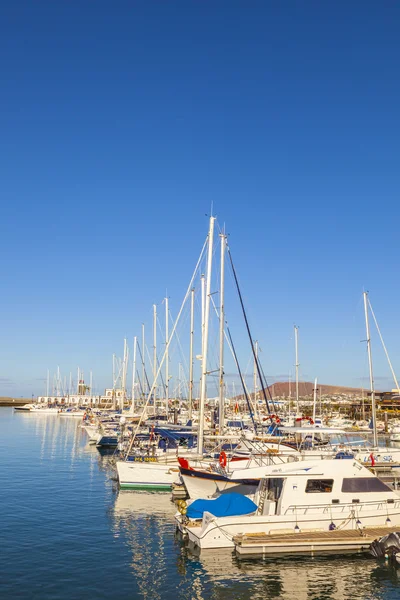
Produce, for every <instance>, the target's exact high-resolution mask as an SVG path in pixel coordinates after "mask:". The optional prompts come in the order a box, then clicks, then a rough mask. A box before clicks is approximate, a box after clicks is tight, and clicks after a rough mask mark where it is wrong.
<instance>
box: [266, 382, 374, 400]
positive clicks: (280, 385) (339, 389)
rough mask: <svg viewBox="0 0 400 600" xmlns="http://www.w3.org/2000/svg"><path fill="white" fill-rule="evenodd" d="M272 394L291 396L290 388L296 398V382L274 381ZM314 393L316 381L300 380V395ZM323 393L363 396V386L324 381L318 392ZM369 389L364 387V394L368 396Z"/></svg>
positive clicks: (271, 388) (318, 387) (270, 387)
mask: <svg viewBox="0 0 400 600" xmlns="http://www.w3.org/2000/svg"><path fill="white" fill-rule="evenodd" d="M269 389H270V391H271V394H272V396H273V397H277V396H281V397H282V396H284V397H286V398H288V397H289V390H290V391H291V396H292V398H294V397H295V396H296V383H295V382H293V381H292V382H291V383H289V382H288V381H278V382H276V383H272V384H271V385H270V386H269ZM313 393H314V383H313V382H311V381H299V396H312V395H313ZM320 393H321V395H322V396H327V395H331V396H334V395H337V394H346V395H347V396H361V394H362V388H352V387H343V386H340V385H325V384H324V383H318V385H317V394H318V396H319V394H320ZM367 393H368V391H367V389H365V388H364V395H365V397H367Z"/></svg>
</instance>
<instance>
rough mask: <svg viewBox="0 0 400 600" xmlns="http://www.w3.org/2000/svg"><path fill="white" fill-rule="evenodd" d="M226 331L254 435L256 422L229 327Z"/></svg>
mask: <svg viewBox="0 0 400 600" xmlns="http://www.w3.org/2000/svg"><path fill="white" fill-rule="evenodd" d="M227 330H228V335H229V340H230V343H231V346H232V351H233V358H234V359H235V363H236V368H237V370H238V373H239V377H240V381H241V383H242V388H243V392H244V395H245V397H246V402H247V407H248V409H249V413H250V418H251V420H252V422H253V427H254V431H255V433H257V425H256V422H255V421H254V415H253V411H252V410H251V404H250V399H249V396H248V394H247V389H246V386H245V384H244V381H243V376H242V371H241V370H240V366H239V361H238V359H237V356H236V351H235V346H234V345H233V340H232V336H231V332H230V329H229V327H227Z"/></svg>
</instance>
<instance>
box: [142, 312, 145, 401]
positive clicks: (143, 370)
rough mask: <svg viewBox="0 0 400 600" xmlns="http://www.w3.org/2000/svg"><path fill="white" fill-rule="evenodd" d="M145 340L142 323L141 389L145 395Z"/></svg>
mask: <svg viewBox="0 0 400 600" xmlns="http://www.w3.org/2000/svg"><path fill="white" fill-rule="evenodd" d="M144 346H145V340H144V323H142V389H143V394H144V395H146V391H145V390H146V383H145V381H146V377H145V364H144V358H145V357H144V353H145V352H146V350H145V347H144Z"/></svg>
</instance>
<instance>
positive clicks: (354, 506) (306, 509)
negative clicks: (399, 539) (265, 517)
mask: <svg viewBox="0 0 400 600" xmlns="http://www.w3.org/2000/svg"><path fill="white" fill-rule="evenodd" d="M388 505H390V506H391V507H392V508H400V498H399V500H395V501H394V502H393V501H392V500H391V499H389V501H388V500H370V501H367V502H344V503H340V502H339V503H338V504H317V505H316V504H306V505H304V504H300V505H299V504H291V505H290V506H288V508H287V509H286V510H285V513H284V514H285V515H295V516H296V515H297V516H298V515H306V514H307V513H312V514H315V513H321V514H331V513H332V511H333V512H334V513H335V514H337V513H338V512H341V513H345V512H347V511H349V510H352V511H354V512H355V514H356V517H357V516H358V514H359V513H360V512H362V510H363V508H364V509H365V510H367V509H374V510H384V509H387V507H388Z"/></svg>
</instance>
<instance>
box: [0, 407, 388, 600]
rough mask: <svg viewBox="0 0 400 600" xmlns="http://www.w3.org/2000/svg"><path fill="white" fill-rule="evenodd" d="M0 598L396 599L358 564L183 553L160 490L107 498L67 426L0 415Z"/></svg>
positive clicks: (368, 565)
mask: <svg viewBox="0 0 400 600" xmlns="http://www.w3.org/2000/svg"><path fill="white" fill-rule="evenodd" d="M0 453H1V454H0V455H1V462H0V515H1V517H0V518H1V527H0V554H1V557H0V558H1V560H0V598H1V600H2V599H5V598H13V599H18V598H24V599H28V598H29V599H40V600H47V599H52V600H53V599H54V600H81V599H82V600H86V599H90V600H93V599H96V600H101V599H103V598H104V599H108V600H109V599H110V598H113V599H115V600H125V599H133V598H149V599H150V598H151V599H152V600H153V599H161V598H162V599H164V598H166V599H168V598H174V599H176V600H178V599H192V598H196V599H198V600H200V599H202V598H212V599H215V600H222V599H224V600H225V599H231V598H234V599H245V598H251V599H252V600H253V599H254V600H256V599H261V598H262V599H263V600H264V599H272V598H282V599H284V600H293V599H296V600H342V599H349V600H350V599H351V600H352V599H354V598H362V599H365V600H367V599H371V600H372V599H374V600H376V599H382V600H383V599H388V600H389V599H397V598H399V599H400V569H399V570H396V569H395V568H392V567H389V566H388V565H386V564H385V563H382V564H380V563H378V562H376V561H375V560H373V559H369V558H364V557H351V558H348V557H347V558H343V557H335V558H331V557H330V558H316V559H309V558H307V559H303V558H301V559H293V558H285V559H279V560H271V559H269V560H268V561H262V560H248V561H241V562H240V561H238V560H236V559H235V558H234V556H233V555H232V553H231V552H229V551H228V552H227V551H218V552H208V553H203V554H201V555H200V556H196V555H193V554H191V553H189V551H188V550H187V548H186V547H185V545H184V544H183V543H182V542H181V540H180V539H179V538H178V537H177V536H176V534H175V527H174V524H173V519H172V516H173V514H174V512H175V509H174V505H173V504H172V503H171V502H170V499H169V498H170V497H169V495H168V494H167V495H166V494H162V495H160V494H146V493H134V492H122V493H118V490H117V487H116V484H115V482H114V481H113V479H112V476H113V473H112V470H111V469H110V464H109V459H108V458H107V457H102V456H101V455H100V454H99V453H98V451H97V450H96V448H93V447H92V446H88V445H87V439H86V436H85V434H84V432H83V431H82V430H81V429H80V428H79V423H78V422H77V421H75V420H74V419H70V418H61V417H57V416H53V415H33V414H32V415H31V414H23V413H14V412H13V410H12V409H8V408H1V409H0Z"/></svg>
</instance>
